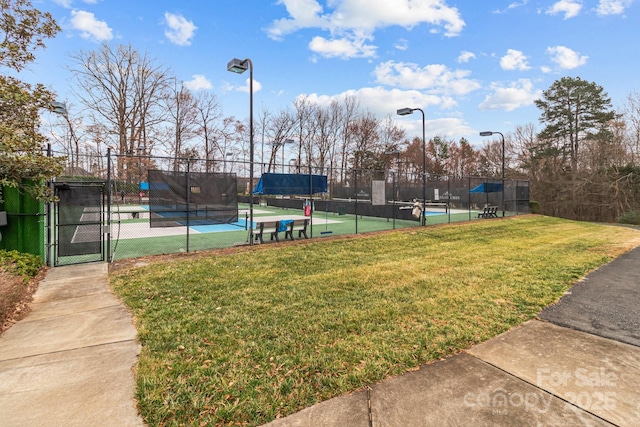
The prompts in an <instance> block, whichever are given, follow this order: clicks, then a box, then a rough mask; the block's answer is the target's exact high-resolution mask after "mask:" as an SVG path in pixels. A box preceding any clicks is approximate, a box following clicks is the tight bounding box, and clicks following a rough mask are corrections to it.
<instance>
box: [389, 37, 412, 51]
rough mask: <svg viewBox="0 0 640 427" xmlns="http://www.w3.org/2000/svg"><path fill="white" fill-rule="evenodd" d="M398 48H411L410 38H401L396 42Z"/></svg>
mask: <svg viewBox="0 0 640 427" xmlns="http://www.w3.org/2000/svg"><path fill="white" fill-rule="evenodd" d="M393 47H395V48H396V49H398V50H403V51H404V50H407V49H409V40H407V39H400V40H398V41H397V42H396V44H395V45H394V46H393Z"/></svg>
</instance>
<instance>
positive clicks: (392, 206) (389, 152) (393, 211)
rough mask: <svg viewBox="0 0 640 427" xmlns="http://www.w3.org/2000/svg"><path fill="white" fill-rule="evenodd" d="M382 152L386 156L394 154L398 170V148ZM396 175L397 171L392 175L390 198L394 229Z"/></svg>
mask: <svg viewBox="0 0 640 427" xmlns="http://www.w3.org/2000/svg"><path fill="white" fill-rule="evenodd" d="M384 154H386V155H388V156H389V155H391V154H395V155H396V163H397V168H398V171H400V150H393V151H385V152H384ZM396 175H398V172H396V174H395V175H394V176H393V197H392V199H391V216H392V218H393V229H394V230H395V229H396Z"/></svg>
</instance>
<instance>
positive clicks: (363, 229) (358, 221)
mask: <svg viewBox="0 0 640 427" xmlns="http://www.w3.org/2000/svg"><path fill="white" fill-rule="evenodd" d="M248 208H249V206H248V205H242V204H241V205H239V213H238V222H237V223H235V224H219V225H192V226H190V227H186V226H179V227H155V228H151V227H150V225H149V219H148V215H146V218H145V214H146V213H147V212H148V211H147V210H146V207H145V206H139V205H127V206H121V207H120V209H119V212H118V213H117V214H116V213H113V214H112V216H113V222H112V225H111V233H110V234H111V252H112V259H113V260H119V259H125V258H135V257H141V256H146V255H158V254H169V253H181V252H193V251H201V250H206V249H219V248H227V247H233V246H238V245H246V244H248V243H249V240H248V236H249V233H248V230H247V229H246V228H247V227H246V224H248V221H247V219H248ZM133 212H136V213H137V214H132V213H133ZM477 213H478V212H476V211H471V212H470V211H466V210H454V211H453V212H451V213H446V212H444V210H442V211H440V212H438V211H437V209H434V210H433V211H427V213H426V221H427V225H435V224H446V223H450V222H451V223H453V222H463V221H470V220H475V219H477ZM302 215H304V212H303V211H302V210H301V209H284V208H277V207H272V206H254V220H256V221H259V219H260V218H261V217H278V219H287V217H288V216H292V217H299V216H302ZM419 225H420V224H419V222H418V221H417V220H415V221H413V220H400V219H395V220H394V219H393V218H375V217H366V216H361V215H358V216H357V217H356V216H355V215H350V214H345V215H338V214H337V213H333V212H323V211H316V212H314V213H313V215H312V223H311V224H310V225H309V227H308V229H307V234H308V236H309V238H323V237H329V236H337V235H346V234H356V233H368V232H374V231H383V230H393V229H400V228H407V227H417V226H419ZM279 238H280V242H281V243H280V244H282V242H283V241H284V232H281V233H280V234H279ZM294 238H296V239H298V236H297V234H294ZM256 244H259V243H256ZM264 244H277V243H276V242H275V241H269V240H268V239H265V243H264Z"/></svg>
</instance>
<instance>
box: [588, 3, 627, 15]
mask: <svg viewBox="0 0 640 427" xmlns="http://www.w3.org/2000/svg"><path fill="white" fill-rule="evenodd" d="M631 3H633V0H600V1H599V2H598V7H597V8H596V12H597V13H598V15H601V16H605V15H621V14H623V13H624V11H625V10H626V9H627V8H628V7H630V6H631Z"/></svg>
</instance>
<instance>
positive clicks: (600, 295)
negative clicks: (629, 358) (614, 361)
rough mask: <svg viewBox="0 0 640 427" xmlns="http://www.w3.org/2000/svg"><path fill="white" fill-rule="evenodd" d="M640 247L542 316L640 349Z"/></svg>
mask: <svg viewBox="0 0 640 427" xmlns="http://www.w3.org/2000/svg"><path fill="white" fill-rule="evenodd" d="M639 261H640V248H636V249H634V250H632V251H631V252H627V253H626V254H624V255H622V256H620V257H618V258H617V259H616V260H614V261H613V262H612V263H609V264H607V265H604V266H602V267H600V268H599V269H598V270H596V271H594V272H593V273H591V274H589V275H588V276H587V277H586V278H584V279H583V280H582V281H580V282H578V283H577V284H576V285H574V286H573V287H572V288H571V290H570V292H569V293H567V294H566V295H565V296H563V297H562V298H561V299H560V301H559V302H558V303H557V304H555V305H551V306H549V307H547V308H546V309H545V310H543V311H542V312H541V313H540V314H539V315H538V317H539V318H540V319H543V320H546V321H549V322H553V323H555V324H556V325H560V326H565V327H567V328H573V329H577V330H579V331H583V332H588V333H590V334H595V335H599V336H601V337H606V338H611V339H614V340H616V341H620V342H625V343H627V344H632V345H635V346H640V310H639V305H640V262H639Z"/></svg>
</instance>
